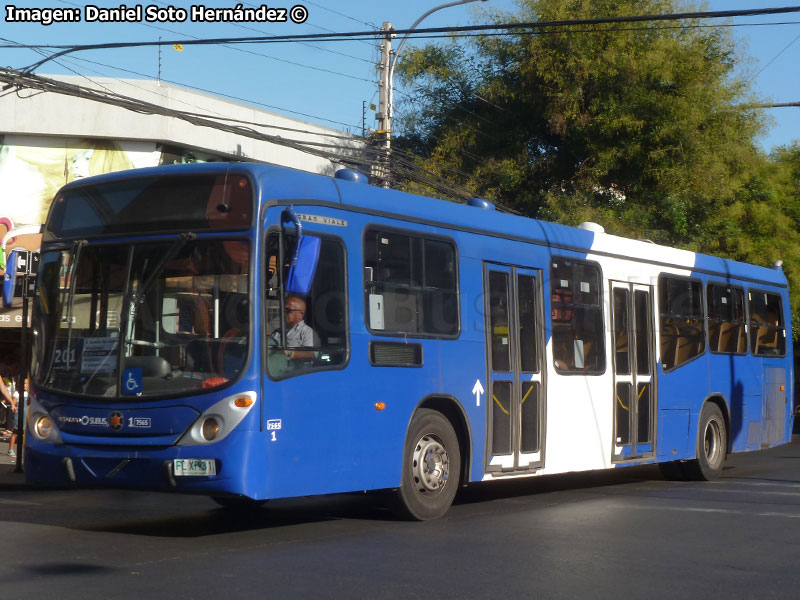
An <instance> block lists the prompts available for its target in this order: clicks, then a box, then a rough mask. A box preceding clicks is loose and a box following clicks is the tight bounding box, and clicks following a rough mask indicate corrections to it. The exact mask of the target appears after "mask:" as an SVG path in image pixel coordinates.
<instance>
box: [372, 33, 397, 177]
mask: <svg viewBox="0 0 800 600" xmlns="http://www.w3.org/2000/svg"><path fill="white" fill-rule="evenodd" d="M381 31H382V32H383V41H382V42H381V62H380V64H379V65H378V70H379V73H380V82H379V83H378V112H377V114H376V115H375V118H376V119H377V120H378V131H377V132H376V133H377V135H378V139H377V146H378V148H379V150H381V151H382V152H381V153H380V154H379V155H378V157H377V159H376V160H375V164H374V167H373V176H374V177H375V178H377V179H378V180H380V181H381V185H382V186H383V187H389V151H390V149H391V135H392V119H391V115H390V114H389V110H390V108H389V94H390V89H391V85H392V84H391V81H390V79H389V77H390V75H389V67H390V65H391V58H392V38H393V37H394V34H393V33H392V32H393V31H394V27H393V26H392V24H391V23H390V22H389V21H386V22H384V24H383V26H382V27H381Z"/></svg>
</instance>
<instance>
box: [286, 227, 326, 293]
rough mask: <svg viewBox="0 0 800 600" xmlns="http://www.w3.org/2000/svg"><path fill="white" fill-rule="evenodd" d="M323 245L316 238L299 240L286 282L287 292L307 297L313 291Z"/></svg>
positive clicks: (306, 237)
mask: <svg viewBox="0 0 800 600" xmlns="http://www.w3.org/2000/svg"><path fill="white" fill-rule="evenodd" d="M321 244H322V240H321V239H320V238H318V237H316V236H309V235H304V236H303V237H301V238H300V239H298V240H297V248H296V249H295V255H294V258H293V260H292V264H291V266H290V267H289V276H288V277H287V280H286V291H287V292H289V293H290V294H300V295H303V296H305V295H306V294H308V292H309V291H311V283H312V282H313V281H314V274H315V273H316V272H317V261H318V260H319V249H320V246H321Z"/></svg>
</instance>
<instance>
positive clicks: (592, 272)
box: [550, 259, 606, 375]
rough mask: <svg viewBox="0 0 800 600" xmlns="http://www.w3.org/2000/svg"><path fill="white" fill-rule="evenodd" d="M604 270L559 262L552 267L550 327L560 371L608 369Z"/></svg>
mask: <svg viewBox="0 0 800 600" xmlns="http://www.w3.org/2000/svg"><path fill="white" fill-rule="evenodd" d="M600 281H601V277H600V269H599V268H598V267H597V266H596V265H593V264H589V263H584V262H579V261H571V260H564V259H559V260H558V261H555V262H553V263H552V265H551V268H550V327H551V332H552V339H553V364H554V366H555V367H556V370H558V371H560V372H566V373H581V374H586V375H592V374H600V373H603V372H604V371H605V368H606V356H605V346H604V336H603V311H602V295H601V292H600Z"/></svg>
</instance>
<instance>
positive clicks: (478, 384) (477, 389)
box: [472, 379, 484, 406]
mask: <svg viewBox="0 0 800 600" xmlns="http://www.w3.org/2000/svg"><path fill="white" fill-rule="evenodd" d="M483 392H484V389H483V386H482V385H481V380H480V379H476V380H475V385H473V386H472V393H473V394H475V406H480V405H481V394H482V393H483Z"/></svg>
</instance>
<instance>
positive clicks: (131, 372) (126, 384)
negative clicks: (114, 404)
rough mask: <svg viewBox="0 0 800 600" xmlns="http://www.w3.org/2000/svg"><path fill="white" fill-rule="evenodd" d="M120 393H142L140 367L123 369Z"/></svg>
mask: <svg viewBox="0 0 800 600" xmlns="http://www.w3.org/2000/svg"><path fill="white" fill-rule="evenodd" d="M122 393H123V394H125V395H128V396H134V395H136V394H141V393H142V369H140V368H136V369H125V370H124V371H122Z"/></svg>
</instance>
